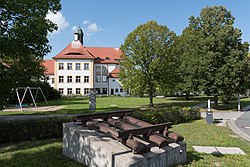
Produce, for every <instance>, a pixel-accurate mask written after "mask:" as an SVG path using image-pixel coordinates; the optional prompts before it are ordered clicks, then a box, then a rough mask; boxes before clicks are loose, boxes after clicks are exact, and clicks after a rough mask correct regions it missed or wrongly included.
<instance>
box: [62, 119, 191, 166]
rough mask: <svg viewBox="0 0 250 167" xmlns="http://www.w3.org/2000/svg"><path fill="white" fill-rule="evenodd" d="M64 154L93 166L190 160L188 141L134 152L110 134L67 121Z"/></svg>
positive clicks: (172, 163)
mask: <svg viewBox="0 0 250 167" xmlns="http://www.w3.org/2000/svg"><path fill="white" fill-rule="evenodd" d="M63 154H64V155H65V156H67V157H69V158H71V159H74V160H76V161H78V162H80V163H83V164H84V165H86V166H89V167H167V166H173V165H177V164H181V163H184V162H186V143H184V142H178V143H171V144H169V146H166V147H163V148H161V149H159V148H158V147H152V148H151V151H150V152H149V153H145V154H143V155H138V154H134V153H133V152H132V151H131V149H129V148H128V147H126V146H125V145H123V144H122V143H120V142H118V141H117V140H115V139H112V138H111V137H110V136H109V135H107V134H103V133H99V132H97V131H95V130H89V129H88V128H87V127H83V126H82V125H80V124H77V123H64V124H63Z"/></svg>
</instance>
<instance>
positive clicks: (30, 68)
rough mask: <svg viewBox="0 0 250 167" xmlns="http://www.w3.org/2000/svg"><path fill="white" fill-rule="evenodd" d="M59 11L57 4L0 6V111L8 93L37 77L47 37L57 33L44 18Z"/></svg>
mask: <svg viewBox="0 0 250 167" xmlns="http://www.w3.org/2000/svg"><path fill="white" fill-rule="evenodd" d="M60 9H61V5H60V0H44V1H40V0H23V1H18V0H4V1H1V2H0V20H1V21H0V48H1V49H0V74H1V79H0V85H1V88H0V108H1V106H3V105H4V104H5V103H6V100H7V99H8V98H9V96H10V94H11V90H12V89H14V88H15V87H17V86H28V85H26V84H27V82H30V81H31V80H33V81H34V80H35V79H39V78H40V77H41V75H42V72H43V69H42V67H41V61H42V59H43V56H45V55H46V54H47V53H48V52H50V50H51V46H50V45H49V44H48V39H47V35H48V33H49V32H52V31H53V30H55V29H57V26H56V25H55V24H53V23H52V22H51V21H50V20H48V19H46V14H47V13H48V11H51V12H54V13H56V12H57V11H59V10H60ZM6 82H8V84H6Z"/></svg>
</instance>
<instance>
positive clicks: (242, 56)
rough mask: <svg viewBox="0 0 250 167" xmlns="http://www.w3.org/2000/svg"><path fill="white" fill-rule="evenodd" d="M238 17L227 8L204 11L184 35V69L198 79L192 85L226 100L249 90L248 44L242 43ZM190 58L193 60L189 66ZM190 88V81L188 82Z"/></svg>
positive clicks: (208, 8) (192, 17)
mask: <svg viewBox="0 0 250 167" xmlns="http://www.w3.org/2000/svg"><path fill="white" fill-rule="evenodd" d="M234 20H235V18H234V17H233V16H232V14H231V12H229V11H228V10H227V9H226V8H224V7H222V6H212V7H206V8H204V9H202V11H201V13H200V16H198V17H197V18H195V17H194V16H191V17H190V19H189V21H190V22H189V26H188V27H187V28H186V29H185V31H183V34H182V35H181V38H182V39H185V40H183V41H184V45H182V46H183V47H185V48H182V49H184V50H183V52H182V54H181V55H182V60H184V61H182V67H184V66H185V67H187V68H186V72H188V73H189V75H190V76H189V77H191V78H192V79H194V80H195V81H198V82H195V83H192V84H193V86H194V87H195V85H196V86H197V85H198V87H199V90H202V91H204V92H205V93H206V94H207V95H213V96H214V97H215V102H217V97H218V96H222V97H225V99H224V100H225V101H228V100H229V99H230V98H231V97H232V95H234V94H236V93H241V92H243V91H245V90H246V86H247V85H248V81H249V74H248V71H249V64H248V62H247V53H248V46H249V45H248V43H242V40H241V35H242V33H241V31H240V30H239V29H237V28H235V27H234V25H233V24H234ZM187 59H189V61H188V63H187V61H186V60H187ZM184 83H185V84H186V86H187V85H189V82H184Z"/></svg>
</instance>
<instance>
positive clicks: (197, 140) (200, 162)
mask: <svg viewBox="0 0 250 167" xmlns="http://www.w3.org/2000/svg"><path fill="white" fill-rule="evenodd" d="M172 130H173V131H175V132H178V133H180V134H181V135H183V136H184V137H185V141H186V143H187V156H188V163H187V165H186V166H202V167H204V166H207V167H211V166H225V167H230V166H232V167H239V166H240V167H244V166H245V167H249V166H250V142H247V141H245V140H243V139H241V138H239V137H238V136H236V135H235V134H234V133H233V132H232V131H231V129H230V128H228V127H218V126H215V125H208V124H206V123H205V121H204V120H199V121H195V122H193V123H184V124H180V125H176V126H174V127H173V129H172ZM192 146H218V147H220V146H221V147H239V148H241V149H242V150H243V151H245V153H246V154H247V155H210V154H201V153H197V152H195V151H194V149H193V148H192Z"/></svg>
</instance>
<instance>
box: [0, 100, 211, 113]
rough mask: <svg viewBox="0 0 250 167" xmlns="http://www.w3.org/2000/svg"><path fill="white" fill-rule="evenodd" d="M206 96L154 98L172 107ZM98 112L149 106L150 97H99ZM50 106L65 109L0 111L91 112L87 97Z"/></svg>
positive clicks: (59, 101)
mask: <svg viewBox="0 0 250 167" xmlns="http://www.w3.org/2000/svg"><path fill="white" fill-rule="evenodd" d="M206 99H207V98H206V97H202V96H200V97H193V98H192V99H191V100H189V101H186V100H185V98H184V97H178V98H177V97H167V98H154V104H155V106H156V107H171V106H193V105H195V104H198V103H203V102H205V101H206ZM96 104H97V106H96V108H97V109H96V112H105V111H114V110H122V109H139V108H148V104H149V98H137V97H117V96H115V97H98V98H97V99H96ZM44 105H45V103H40V104H38V106H44ZM49 105H50V106H58V105H64V106H66V107H65V108H63V109H60V110H57V111H49V112H48V111H47V112H42V111H25V112H20V111H17V112H0V115H23V114H38V115H40V114H78V113H87V112H90V111H89V109H88V107H89V101H88V98H86V97H74V98H61V99H57V100H51V101H49Z"/></svg>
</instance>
